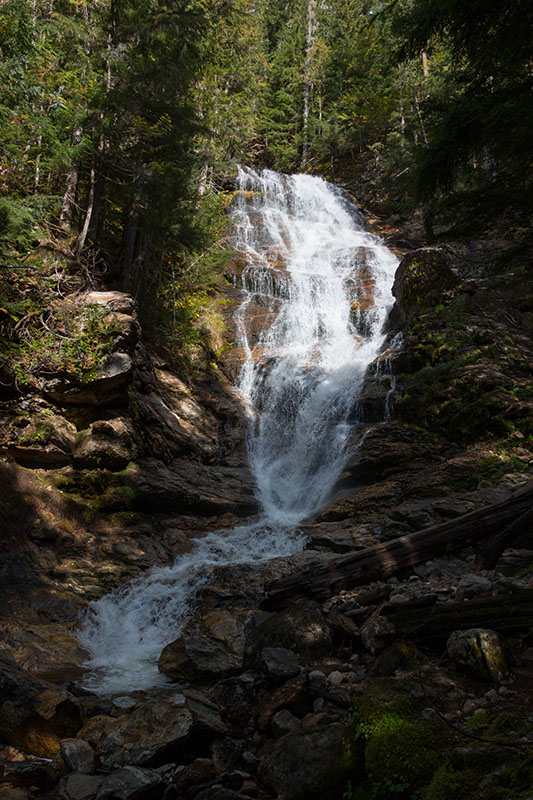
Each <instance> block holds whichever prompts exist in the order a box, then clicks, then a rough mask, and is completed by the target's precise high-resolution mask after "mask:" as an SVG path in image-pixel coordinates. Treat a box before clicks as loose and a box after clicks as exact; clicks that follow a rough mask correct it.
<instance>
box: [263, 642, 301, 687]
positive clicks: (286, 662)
mask: <svg viewBox="0 0 533 800" xmlns="http://www.w3.org/2000/svg"><path fill="white" fill-rule="evenodd" d="M261 660H262V662H263V664H264V669H265V671H266V672H267V673H268V674H269V675H270V676H271V677H273V678H282V679H286V678H293V677H294V676H295V675H298V673H299V672H300V659H299V658H298V656H297V655H296V654H295V653H293V651H292V650H288V649H287V648H286V647H263V649H262V651H261Z"/></svg>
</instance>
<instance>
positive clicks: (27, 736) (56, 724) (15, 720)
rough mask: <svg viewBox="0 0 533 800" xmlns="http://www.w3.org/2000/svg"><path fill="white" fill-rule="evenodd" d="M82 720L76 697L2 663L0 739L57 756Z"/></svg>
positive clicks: (47, 756) (0, 665)
mask: <svg viewBox="0 0 533 800" xmlns="http://www.w3.org/2000/svg"><path fill="white" fill-rule="evenodd" d="M82 724H83V711H82V708H81V705H80V702H79V700H78V699H77V698H76V697H73V696H72V695H71V694H69V693H68V692H65V691H64V690H63V689H59V688H58V687H57V686H54V685H53V684H51V683H48V682H46V681H40V680H38V679H37V678H34V677H33V676H32V675H30V674H29V673H28V672H26V671H25V670H22V669H19V668H18V667H15V666H13V665H11V664H10V663H7V662H5V661H2V662H1V663H0V741H2V742H4V743H5V744H9V745H13V746H15V747H18V748H20V749H21V750H23V751H25V752H27V753H33V754H34V755H36V756H40V757H43V758H56V757H57V756H59V754H60V747H61V740H62V739H65V738H67V737H73V736H74V735H75V734H76V733H77V732H78V730H79V729H80V728H81V726H82Z"/></svg>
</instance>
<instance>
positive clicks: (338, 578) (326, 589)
mask: <svg viewBox="0 0 533 800" xmlns="http://www.w3.org/2000/svg"><path fill="white" fill-rule="evenodd" d="M532 506H533V481H529V482H528V483H527V484H526V485H525V486H524V487H522V489H520V490H518V491H517V492H515V493H514V494H513V495H512V496H511V497H509V498H508V499H506V500H502V501H500V502H498V503H493V504H491V505H490V506H485V507H484V508H481V509H478V510H477V511H472V512H471V513H469V514H463V515H462V516H460V517H457V518H456V519H454V520H450V521H449V522H443V523H442V524H440V525H433V526H432V527H430V528H426V529H425V530H422V531H416V532H415V533H411V534H408V535H407V536H401V537H399V538H398V539H394V540H393V541H391V542H385V543H383V544H378V545H374V546H373V547H367V548H366V549H365V550H360V551H359V552H356V553H351V554H350V555H347V556H341V557H339V558H336V559H334V560H332V561H330V562H329V563H327V564H325V565H324V566H322V567H316V566H315V567H314V568H313V567H308V568H307V569H305V570H302V571H301V572H297V573H295V574H293V575H289V576H288V577H286V578H282V579H281V580H277V581H273V582H271V583H269V584H267V586H266V596H265V598H264V600H263V603H262V607H263V608H266V609H275V608H280V607H283V606H284V605H286V604H287V603H290V602H292V601H293V600H294V599H295V598H297V597H302V596H305V597H313V598H315V599H317V600H325V599H326V598H328V597H331V596H332V595H335V594H338V593H339V592H340V591H342V590H343V589H351V588H353V587H355V586H361V585H363V584H365V583H369V582H370V581H373V580H386V579H387V578H390V577H391V576H393V575H398V574H399V573H401V572H403V571H405V570H406V569H409V568H411V567H414V566H416V565H417V564H423V563H424V562H425V561H429V559H431V558H435V557H436V556H439V555H443V554H445V553H452V552H457V551H458V550H462V549H464V548H465V547H467V546H469V545H472V544H476V543H477V542H480V541H482V540H485V541H487V540H490V539H491V538H492V539H493V537H496V536H498V535H499V534H500V532H501V531H502V529H505V530H507V531H508V536H507V539H506V541H504V542H502V540H501V537H499V538H498V547H500V548H501V549H503V548H504V547H505V545H506V544H510V542H511V541H512V540H513V539H514V538H515V537H516V536H518V535H519V534H520V533H523V532H524V531H527V530H528V528H529V527H531V524H532V517H531V510H532ZM500 552H501V550H500Z"/></svg>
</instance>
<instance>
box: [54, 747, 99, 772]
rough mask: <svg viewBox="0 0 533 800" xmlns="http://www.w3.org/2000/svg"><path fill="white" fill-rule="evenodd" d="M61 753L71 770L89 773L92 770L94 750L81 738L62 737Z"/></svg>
mask: <svg viewBox="0 0 533 800" xmlns="http://www.w3.org/2000/svg"><path fill="white" fill-rule="evenodd" d="M61 755H62V756H63V759H64V761H65V764H66V765H67V767H68V768H69V770H70V771H71V772H82V773H83V774H85V775H90V774H91V773H93V772H94V750H93V749H92V747H91V745H90V744H89V742H86V741H84V740H83V739H63V741H62V742H61Z"/></svg>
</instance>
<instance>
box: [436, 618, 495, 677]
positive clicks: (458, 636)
mask: <svg viewBox="0 0 533 800" xmlns="http://www.w3.org/2000/svg"><path fill="white" fill-rule="evenodd" d="M446 650H447V653H448V657H449V658H450V659H451V660H452V661H453V662H454V664H455V665H456V666H457V667H459V669H462V670H464V671H465V672H467V673H468V674H469V675H472V676H473V677H474V678H480V679H481V680H485V681H491V682H497V681H501V680H503V679H504V678H505V677H506V676H507V675H508V674H509V667H508V665H507V661H506V658H505V653H504V645H503V642H502V639H501V638H500V636H499V635H498V634H497V633H496V631H491V630H489V629H486V628H470V629H469V630H466V631H454V632H453V633H452V634H451V635H450V636H449V638H448V641H447V642H446Z"/></svg>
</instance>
